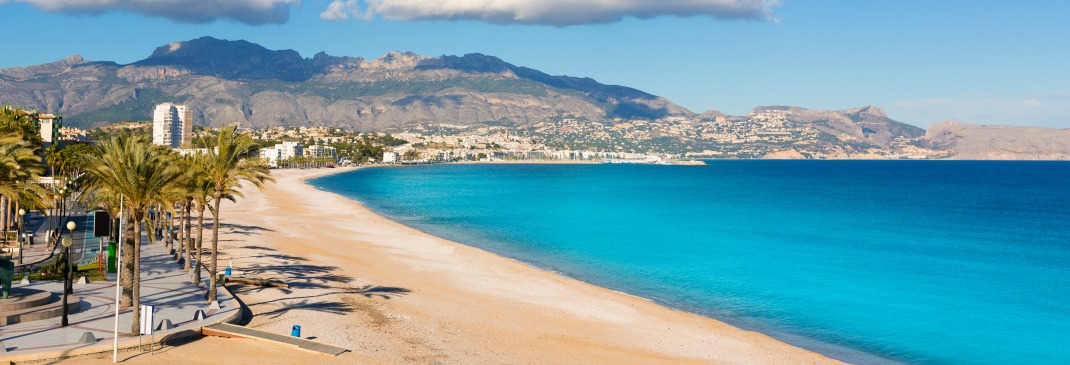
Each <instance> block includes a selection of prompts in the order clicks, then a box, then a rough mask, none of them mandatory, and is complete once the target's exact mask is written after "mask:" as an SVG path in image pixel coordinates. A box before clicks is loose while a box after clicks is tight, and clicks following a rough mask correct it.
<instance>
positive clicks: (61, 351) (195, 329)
mask: <svg viewBox="0 0 1070 365" xmlns="http://www.w3.org/2000/svg"><path fill="white" fill-rule="evenodd" d="M142 242H143V243H142V247H141V252H142V259H141V268H142V273H141V304H143V305H152V306H153V308H154V313H153V328H154V329H156V331H154V334H153V336H151V338H150V336H142V337H141V338H138V337H137V336H129V332H130V326H131V322H132V320H133V312H132V310H131V309H126V310H122V311H121V312H120V314H119V348H120V351H122V350H123V349H130V348H138V347H140V346H139V344H146V345H147V344H148V343H150V339H155V340H156V341H157V342H159V341H161V340H162V339H177V338H180V337H184V336H191V335H199V328H200V327H201V326H205V325H208V324H213V323H220V322H227V323H230V322H234V321H237V320H239V319H240V318H241V309H240V306H239V305H238V302H237V300H235V298H234V297H233V295H232V294H231V293H230V292H229V291H227V290H226V289H225V288H223V287H222V286H221V287H220V290H219V301H218V303H219V308H218V309H217V308H214V307H212V306H210V305H209V303H207V302H206V301H205V293H207V281H208V280H207V272H202V279H203V280H202V283H201V284H200V285H194V284H193V283H192V282H191V281H190V278H189V276H188V273H187V272H184V271H183V270H182V267H181V266H180V265H179V264H178V263H176V262H175V259H174V256H173V255H172V254H171V253H170V250H169V249H167V248H165V247H163V246H162V245H160V244H154V245H149V244H148V243H147V240H142ZM115 279H116V278H115V274H109V275H108V281H103V282H90V283H88V284H81V285H80V284H77V283H76V284H75V285H74V294H73V295H71V296H70V298H69V301H71V302H76V301H79V300H80V301H81V304H80V306H79V309H78V310H76V311H74V313H73V314H71V315H70V316H69V326H67V327H62V326H60V318H59V317H57V318H50V319H45V320H39V321H32V322H24V323H17V324H12V325H5V326H3V327H0V342H2V346H3V347H4V348H3V351H0V362H4V361H12V362H19V361H34V360H51V359H61V358H65V357H71V356H79V355H86V354H95V353H109V352H111V351H112V345H113V344H112V339H113V338H114V326H115V323H114V318H115ZM62 286H63V284H62V283H61V282H57V281H49V282H35V283H30V284H28V285H24V284H20V283H19V282H17V281H16V282H15V283H14V285H12V288H13V289H16V288H28V289H38V290H45V291H49V292H52V293H53V296H55V297H56V298H59V296H61V295H62ZM132 309H134V310H136V308H132ZM198 311H202V312H203V315H204V318H203V319H195V316H197V314H198ZM165 321H170V323H171V324H173V325H174V326H175V327H174V328H171V329H165V328H162V327H161V325H162V324H163V323H164V322H165ZM87 334H89V335H91V336H92V339H90V340H88V341H85V340H86V338H87ZM145 350H147V348H146V349H145Z"/></svg>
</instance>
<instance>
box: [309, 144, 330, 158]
mask: <svg viewBox="0 0 1070 365" xmlns="http://www.w3.org/2000/svg"><path fill="white" fill-rule="evenodd" d="M305 156H309V157H336V156H337V151H336V149H335V148H334V147H330V146H321V145H318V144H316V145H311V146H308V148H306V149H305Z"/></svg>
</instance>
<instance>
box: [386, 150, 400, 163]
mask: <svg viewBox="0 0 1070 365" xmlns="http://www.w3.org/2000/svg"><path fill="white" fill-rule="evenodd" d="M383 163H398V154H397V152H383Z"/></svg>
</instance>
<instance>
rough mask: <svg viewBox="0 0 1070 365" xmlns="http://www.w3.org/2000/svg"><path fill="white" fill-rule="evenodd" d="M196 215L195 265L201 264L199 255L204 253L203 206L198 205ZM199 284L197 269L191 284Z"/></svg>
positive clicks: (199, 272)
mask: <svg viewBox="0 0 1070 365" xmlns="http://www.w3.org/2000/svg"><path fill="white" fill-rule="evenodd" d="M198 207H199V208H198V212H197V213H198V215H197V242H196V246H197V263H198V264H199V263H200V262H201V254H202V253H204V248H203V247H204V208H205V207H204V206H200V205H198ZM200 283H201V270H200V269H198V270H197V271H196V272H194V274H193V284H200Z"/></svg>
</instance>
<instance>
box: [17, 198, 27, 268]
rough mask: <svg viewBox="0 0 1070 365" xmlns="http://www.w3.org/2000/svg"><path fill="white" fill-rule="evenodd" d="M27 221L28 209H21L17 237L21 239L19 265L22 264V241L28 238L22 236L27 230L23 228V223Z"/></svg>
mask: <svg viewBox="0 0 1070 365" xmlns="http://www.w3.org/2000/svg"><path fill="white" fill-rule="evenodd" d="M25 221H26V209H19V230H18V233H17V234H18V236H17V237H16V238H18V239H19V265H22V241H23V240H25V239H26V237H23V236H22V235H23V234H24V233H23V232H24V231H25V229H22V224H23V223H24V222H25Z"/></svg>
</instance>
